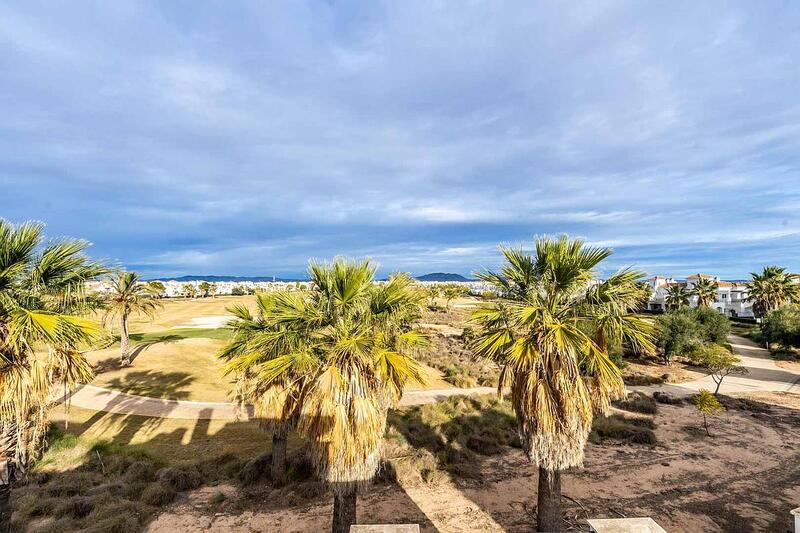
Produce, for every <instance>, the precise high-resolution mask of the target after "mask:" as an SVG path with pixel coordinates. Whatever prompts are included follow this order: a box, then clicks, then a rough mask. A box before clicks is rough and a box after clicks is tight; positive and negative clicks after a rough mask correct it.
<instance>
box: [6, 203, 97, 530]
mask: <svg viewBox="0 0 800 533" xmlns="http://www.w3.org/2000/svg"><path fill="white" fill-rule="evenodd" d="M87 246H88V243H87V242H85V241H79V240H67V239H63V240H56V241H52V242H49V243H46V244H44V241H43V236H42V225H41V224H39V223H33V222H28V223H24V224H21V225H18V226H15V225H13V224H11V223H9V222H7V221H5V220H2V219H0V524H8V519H9V514H10V510H9V494H10V484H9V481H10V478H12V477H13V472H15V471H20V472H22V471H24V469H25V468H26V467H27V466H28V465H29V464H30V462H31V461H32V460H34V459H35V458H36V456H37V454H38V453H39V451H40V448H41V443H42V441H43V438H44V433H45V430H46V428H47V414H48V410H49V408H50V407H51V405H52V404H51V397H52V391H53V387H54V386H55V385H59V386H63V387H64V389H65V391H69V390H70V389H71V388H72V387H73V386H74V385H76V384H78V383H80V382H85V381H88V380H89V379H91V375H92V371H91V367H90V366H89V363H88V362H87V361H86V359H85V358H84V356H83V354H82V353H80V352H79V351H78V349H79V348H80V347H81V346H82V345H86V344H87V343H89V342H91V341H92V340H93V339H94V338H95V337H96V336H97V334H98V333H99V328H98V327H97V325H96V324H95V323H94V322H92V321H90V320H87V319H85V318H81V317H80V316H78V315H81V314H84V313H86V312H88V311H89V310H90V307H91V305H90V303H91V302H90V301H89V299H87V298H86V297H85V294H84V284H85V282H86V281H87V280H90V279H94V278H96V277H97V276H99V275H102V274H104V273H106V272H107V269H105V268H104V267H103V266H102V265H100V264H98V263H95V262H92V261H89V260H88V259H87V258H86V256H85V255H84V253H83V252H84V250H85V249H86V248H87ZM9 472H11V474H9Z"/></svg>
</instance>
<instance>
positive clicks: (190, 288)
mask: <svg viewBox="0 0 800 533" xmlns="http://www.w3.org/2000/svg"><path fill="white" fill-rule="evenodd" d="M181 293H182V294H183V295H184V296H185V297H187V298H194V297H195V295H196V294H197V287H195V286H194V284H192V283H184V284H183V286H182V287H181Z"/></svg>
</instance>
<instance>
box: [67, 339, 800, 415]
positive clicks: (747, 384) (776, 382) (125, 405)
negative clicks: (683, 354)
mask: <svg viewBox="0 0 800 533" xmlns="http://www.w3.org/2000/svg"><path fill="white" fill-rule="evenodd" d="M728 340H729V341H730V342H731V345H732V346H733V348H734V351H735V352H736V354H737V355H739V357H740V358H741V359H742V365H743V366H744V367H745V368H747V369H748V372H749V373H748V374H747V375H744V376H728V377H726V378H725V380H724V381H723V382H722V387H721V388H720V392H722V393H725V394H730V393H734V392H793V393H800V373H797V372H793V371H791V370H787V369H785V368H781V367H779V366H777V365H776V364H775V362H774V361H773V360H772V358H771V357H770V355H769V352H768V351H767V350H765V349H764V348H761V347H759V346H758V345H756V344H755V343H754V342H752V341H750V340H748V339H745V338H743V337H739V336H737V335H731V336H730V337H728ZM715 386H716V385H715V383H714V381H713V379H712V378H711V376H706V377H704V378H701V379H698V380H695V381H689V382H686V383H680V384H665V385H651V386H643V387H629V389H630V390H635V391H641V392H644V393H647V394H652V393H653V392H655V391H662V392H668V393H671V394H675V395H680V396H687V395H690V394H694V393H695V392H697V391H699V390H700V389H709V390H712V391H713V390H714V388H715ZM495 390H496V389H495V388H493V387H473V388H468V389H459V388H452V389H435V390H416V391H406V393H405V394H404V395H403V399H402V400H401V401H400V405H401V406H406V405H420V404H426V403H433V402H436V401H439V400H441V399H444V398H447V397H449V396H455V395H473V394H491V393H493V392H495ZM70 402H71V404H72V405H74V406H76V407H82V408H84V409H92V410H94V411H106V412H109V413H120V414H129V415H140V416H149V417H157V418H183V419H211V420H233V419H237V418H238V419H243V418H247V417H249V416H250V415H251V414H252V413H251V412H249V410H248V412H247V413H245V412H242V411H241V410H240V409H238V408H237V407H236V406H235V405H234V404H232V403H225V402H192V401H184V400H162V399H158V398H147V397H144V396H136V395H132V394H125V393H122V392H117V391H113V390H109V389H103V388H100V387H95V386H93V385H84V386H83V387H81V388H79V389H77V390H76V391H75V392H74V393H73V394H72V396H71V398H70Z"/></svg>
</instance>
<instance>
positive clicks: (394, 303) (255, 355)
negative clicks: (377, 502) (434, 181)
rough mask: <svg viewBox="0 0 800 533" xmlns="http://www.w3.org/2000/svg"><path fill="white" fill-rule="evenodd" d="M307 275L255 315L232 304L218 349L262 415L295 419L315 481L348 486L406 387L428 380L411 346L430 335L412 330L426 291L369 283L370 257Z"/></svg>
mask: <svg viewBox="0 0 800 533" xmlns="http://www.w3.org/2000/svg"><path fill="white" fill-rule="evenodd" d="M309 274H310V277H311V289H310V290H308V291H303V292H296V291H295V292H276V293H266V294H261V295H259V296H258V305H259V312H258V314H257V315H256V316H251V315H250V313H249V311H247V310H245V309H232V310H231V311H232V312H234V313H235V314H236V316H237V318H236V320H234V321H233V322H231V324H230V325H231V327H232V328H233V329H234V332H235V333H234V339H233V341H232V342H231V344H229V345H228V346H227V347H226V348H225V349H224V350H223V352H222V353H221V354H220V355H221V357H223V358H225V359H227V363H226V369H227V370H228V371H230V372H236V373H238V375H239V376H240V378H241V379H243V380H246V381H247V382H248V385H247V386H246V387H245V389H246V390H247V391H248V392H247V397H248V398H247V399H248V400H249V401H252V402H253V403H255V404H256V406H257V409H258V410H259V415H260V416H264V417H268V418H270V417H271V418H272V419H274V420H280V421H282V422H289V421H290V420H293V421H296V425H297V429H298V431H299V432H300V433H301V434H302V435H303V436H304V437H305V438H306V439H307V440H308V442H309V444H310V449H311V455H312V458H313V461H314V464H315V466H316V468H317V471H318V474H319V475H320V477H321V478H322V479H324V480H326V481H328V482H330V483H332V485H333V487H334V490H337V491H343V492H348V491H351V490H352V489H353V488H355V487H357V486H359V485H361V484H363V483H366V482H368V481H369V480H371V479H372V477H373V476H374V474H375V472H376V471H377V468H378V466H379V462H380V451H381V450H380V445H381V442H382V439H383V433H384V429H385V425H386V412H387V409H388V408H389V407H390V406H391V405H392V404H393V403H394V402H395V401H397V400H398V399H399V398H400V396H401V394H402V390H403V386H404V385H405V383H406V382H407V381H409V380H415V381H420V382H424V381H425V373H424V371H423V368H422V366H421V365H420V364H419V363H418V362H417V361H416V360H415V359H414V358H413V352H414V350H415V349H416V347H418V346H420V345H422V344H424V343H425V342H426V338H425V336H424V335H422V334H421V333H419V332H417V331H415V330H413V329H412V327H411V325H412V323H413V321H414V320H416V319H417V318H418V317H419V313H420V309H421V305H422V303H423V301H424V295H422V294H421V293H420V291H419V290H417V289H416V287H415V286H414V285H413V281H412V280H411V278H410V277H408V276H406V275H397V276H393V277H392V278H391V279H389V280H388V281H387V282H384V283H375V282H374V274H375V269H374V267H373V266H372V265H371V264H370V263H369V262H368V261H361V262H356V261H350V260H345V259H336V260H334V261H333V262H332V263H329V264H321V263H312V264H311V266H310V268H309Z"/></svg>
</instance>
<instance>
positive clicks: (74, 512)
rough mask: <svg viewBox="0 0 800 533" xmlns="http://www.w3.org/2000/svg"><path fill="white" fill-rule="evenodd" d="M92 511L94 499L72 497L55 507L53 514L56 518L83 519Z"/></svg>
mask: <svg viewBox="0 0 800 533" xmlns="http://www.w3.org/2000/svg"><path fill="white" fill-rule="evenodd" d="M93 510H94V499H93V498H91V497H87V496H73V497H72V498H70V499H69V500H67V501H66V502H64V503H62V504H61V505H59V506H58V507H56V509H55V511H54V513H53V514H55V515H56V516H58V517H62V516H70V517H72V518H83V517H84V516H87V515H88V514H89V513H91V512H92V511H93Z"/></svg>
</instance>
